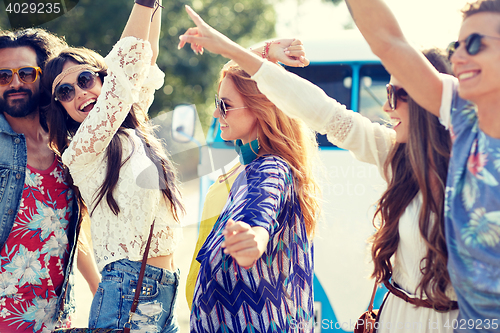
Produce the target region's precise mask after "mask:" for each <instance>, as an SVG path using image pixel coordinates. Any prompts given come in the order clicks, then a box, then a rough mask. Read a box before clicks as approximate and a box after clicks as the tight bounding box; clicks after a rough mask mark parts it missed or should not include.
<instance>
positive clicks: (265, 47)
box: [262, 41, 281, 60]
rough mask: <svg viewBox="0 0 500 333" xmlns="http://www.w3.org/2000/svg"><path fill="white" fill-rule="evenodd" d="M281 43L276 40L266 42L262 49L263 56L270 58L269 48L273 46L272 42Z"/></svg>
mask: <svg viewBox="0 0 500 333" xmlns="http://www.w3.org/2000/svg"><path fill="white" fill-rule="evenodd" d="M280 43H281V42H276V41H271V42H266V45H265V46H264V49H263V50H262V58H264V59H267V60H269V48H270V47H271V44H280Z"/></svg>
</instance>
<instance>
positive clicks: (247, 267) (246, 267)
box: [241, 260, 257, 269]
mask: <svg viewBox="0 0 500 333" xmlns="http://www.w3.org/2000/svg"><path fill="white" fill-rule="evenodd" d="M256 262H257V260H254V262H253V263H252V264H251V265H250V266H241V267H242V268H244V269H250V268H252V267H253V265H255V263H256Z"/></svg>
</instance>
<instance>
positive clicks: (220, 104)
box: [215, 94, 247, 119]
mask: <svg viewBox="0 0 500 333" xmlns="http://www.w3.org/2000/svg"><path fill="white" fill-rule="evenodd" d="M246 108H247V107H246V106H242V107H239V108H230V109H228V108H227V107H226V103H224V100H222V99H220V98H219V96H217V94H215V110H218V111H219V114H220V116H221V117H222V118H223V119H226V116H227V112H228V111H233V110H238V109H246Z"/></svg>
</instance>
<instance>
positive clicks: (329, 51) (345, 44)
mask: <svg viewBox="0 0 500 333" xmlns="http://www.w3.org/2000/svg"><path fill="white" fill-rule="evenodd" d="M301 41H302V43H303V44H304V46H305V49H306V57H307V58H308V59H309V60H310V61H311V62H312V63H318V62H319V63H329V62H343V61H367V60H368V61H380V59H379V58H378V57H377V56H375V54H373V52H372V51H371V50H370V47H369V46H368V43H367V42H366V41H365V39H364V38H363V36H362V35H361V33H360V32H359V31H358V30H357V29H351V30H342V31H338V32H335V33H333V34H332V37H331V38H328V39H325V38H322V39H305V38H304V39H302V38H301Z"/></svg>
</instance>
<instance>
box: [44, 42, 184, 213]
mask: <svg viewBox="0 0 500 333" xmlns="http://www.w3.org/2000/svg"><path fill="white" fill-rule="evenodd" d="M67 61H72V62H74V63H77V64H86V65H89V69H92V70H94V71H95V72H96V73H97V74H98V75H99V77H100V79H101V81H103V80H104V77H105V76H106V70H107V66H106V63H105V62H104V59H103V58H102V56H101V55H99V54H98V53H96V52H94V51H92V50H89V49H86V48H67V49H65V50H63V51H62V52H60V53H59V55H58V56H57V57H55V58H52V59H51V60H50V61H49V62H48V63H47V65H46V66H45V72H44V76H43V79H42V85H43V89H45V90H47V91H48V92H49V93H50V94H51V92H52V82H54V79H55V78H56V76H57V75H59V74H60V73H61V72H62V70H63V66H64V64H65V63H66V62H67ZM46 114H47V123H48V126H49V142H50V146H51V148H52V149H53V150H54V151H55V152H56V153H57V154H59V155H62V153H63V152H64V151H65V150H66V148H68V146H69V143H70V140H71V138H72V137H73V136H74V135H75V133H76V131H77V130H78V127H79V126H80V123H78V122H76V121H74V120H73V119H72V118H71V117H70V116H68V113H67V112H66V110H65V109H64V107H63V106H62V104H61V103H60V102H59V101H56V100H55V99H54V98H53V97H52V98H51V103H50V105H49V106H48V107H47V108H46ZM148 121H149V117H148V115H147V113H146V110H141V109H140V108H138V107H137V106H135V105H134V106H132V108H131V110H130V112H129V113H128V115H127V117H126V118H125V120H124V122H123V123H122V125H121V126H120V128H119V129H118V131H117V133H116V134H115V135H114V136H113V138H112V140H111V141H110V143H109V145H108V147H107V148H106V157H107V161H108V164H107V169H106V176H105V179H104V182H103V184H102V185H101V187H100V188H99V190H98V192H97V193H95V197H94V199H93V202H92V203H93V205H94V209H95V207H97V205H98V204H99V203H100V202H101V200H102V199H104V198H105V199H106V202H107V204H108V206H109V208H110V209H111V211H112V212H113V213H114V214H115V215H118V213H119V212H120V207H119V206H118V203H117V202H116V200H115V198H114V197H113V190H114V189H115V187H116V184H117V183H118V179H119V172H116V171H117V170H120V169H121V167H122V166H123V165H124V164H125V163H126V162H127V161H128V160H129V159H130V157H131V155H129V156H126V157H124V156H122V153H123V149H122V140H121V139H120V136H125V137H128V134H127V132H126V131H125V129H134V130H135V133H136V134H137V136H138V137H139V138H140V139H141V140H142V142H143V143H144V146H145V151H146V155H147V156H148V157H149V159H151V161H152V162H153V163H154V164H155V165H156V167H157V169H158V174H159V176H160V177H159V182H160V183H159V189H160V191H162V194H163V196H164V198H165V200H167V202H169V203H170V208H171V211H172V215H173V217H174V219H175V220H176V221H179V213H181V212H182V213H183V212H184V207H183V205H182V203H181V201H180V192H179V189H178V181H177V175H176V171H175V168H174V167H173V165H172V162H171V161H170V159H169V158H168V155H167V153H166V152H165V150H164V149H163V146H162V144H161V142H160V141H159V140H158V139H157V138H156V136H155V134H154V131H153V128H152V126H151V125H150V124H149V122H148ZM130 142H132V141H130ZM135 148H136V147H132V152H131V154H132V153H133V151H134V149H135ZM87 204H88V203H87ZM94 209H93V210H92V211H91V212H90V214H91V215H92V213H93V211H94Z"/></svg>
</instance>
